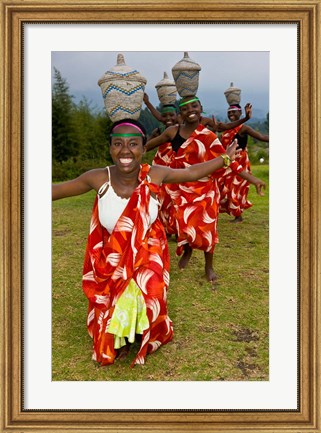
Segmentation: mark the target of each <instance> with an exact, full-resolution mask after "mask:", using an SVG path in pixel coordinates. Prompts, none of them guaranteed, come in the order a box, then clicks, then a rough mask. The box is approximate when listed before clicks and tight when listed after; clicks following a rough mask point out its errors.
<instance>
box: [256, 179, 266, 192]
mask: <svg viewBox="0 0 321 433" xmlns="http://www.w3.org/2000/svg"><path fill="white" fill-rule="evenodd" d="M253 185H255V188H256V192H257V193H258V195H260V196H264V192H262V188H263V189H265V188H266V185H265V182H263V180H261V179H258V178H257V177H254V181H253Z"/></svg>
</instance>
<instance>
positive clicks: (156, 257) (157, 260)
mask: <svg viewBox="0 0 321 433" xmlns="http://www.w3.org/2000/svg"><path fill="white" fill-rule="evenodd" d="M150 260H151V262H155V263H158V264H159V266H160V267H161V268H162V267H163V260H162V259H161V257H160V255H159V254H154V253H152V254H151V255H150Z"/></svg>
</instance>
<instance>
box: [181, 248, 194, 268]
mask: <svg viewBox="0 0 321 433" xmlns="http://www.w3.org/2000/svg"><path fill="white" fill-rule="evenodd" d="M192 252H193V250H192V248H191V247H190V246H189V245H185V246H184V253H183V255H182V257H181V259H180V260H179V262H178V267H179V269H185V268H186V266H187V265H188V262H189V259H190V258H191V255H192Z"/></svg>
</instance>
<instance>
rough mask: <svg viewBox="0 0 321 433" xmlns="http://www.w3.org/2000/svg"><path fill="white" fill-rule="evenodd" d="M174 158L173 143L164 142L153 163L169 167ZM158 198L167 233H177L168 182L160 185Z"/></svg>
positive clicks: (160, 213) (162, 220)
mask: <svg viewBox="0 0 321 433" xmlns="http://www.w3.org/2000/svg"><path fill="white" fill-rule="evenodd" d="M173 158H175V152H174V151H173V149H172V145H171V143H164V144H162V145H161V146H159V148H158V150H157V152H156V154H155V157H154V159H153V165H155V164H157V165H165V166H167V167H169V166H170V165H171V161H172V159H173ZM157 199H158V201H159V204H160V207H159V218H160V220H161V222H162V223H163V225H164V228H165V231H166V233H167V234H169V235H175V234H177V231H176V221H175V217H174V208H173V202H172V199H171V196H170V194H169V193H168V192H167V185H166V184H162V185H160V187H159V192H158V194H157Z"/></svg>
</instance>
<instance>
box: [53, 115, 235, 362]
mask: <svg viewBox="0 0 321 433" xmlns="http://www.w3.org/2000/svg"><path fill="white" fill-rule="evenodd" d="M145 143H146V131H145V129H144V127H143V125H141V124H140V123H139V122H137V121H135V120H133V119H124V120H120V121H117V122H115V123H114V124H113V126H112V128H111V134H110V155H111V157H112V160H113V163H114V165H112V166H111V167H106V168H98V169H94V170H90V171H88V172H86V173H84V174H82V175H81V176H79V177H78V178H76V179H73V180H71V181H68V182H63V183H61V184H54V185H53V186H52V198H53V200H57V199H60V198H64V197H71V196H75V195H79V194H83V193H85V192H88V191H90V190H92V189H94V190H95V191H96V192H97V195H96V199H95V202H94V207H93V211H92V218H91V224H90V233H89V236H88V242H87V248H86V254H85V262H84V268H83V290H84V293H85V295H86V297H87V299H88V302H89V305H88V317H87V327H88V332H89V334H90V336H91V337H92V338H93V356H92V357H93V359H94V360H96V361H97V362H99V363H100V364H101V365H108V364H113V363H114V361H115V359H116V358H120V359H122V358H124V357H126V355H127V354H128V352H129V348H130V344H131V343H133V342H134V341H135V338H136V339H138V340H139V341H140V342H141V343H140V347H139V349H138V352H137V354H136V356H135V358H134V360H133V362H132V364H131V366H132V367H133V366H134V365H135V364H144V362H145V357H146V355H147V353H152V352H154V351H155V350H156V349H158V348H159V347H160V346H161V345H163V344H166V343H168V342H169V341H171V339H172V338H173V326H172V322H171V320H170V318H169V316H168V312H167V301H166V299H167V289H168V285H169V252H168V245H167V241H166V234H165V230H164V227H163V225H162V223H161V222H160V220H159V218H158V202H157V200H156V196H157V192H158V189H159V186H160V185H161V184H162V183H163V182H164V183H176V182H187V181H194V180H196V179H199V178H202V177H204V176H207V175H209V174H211V173H212V172H213V171H215V170H217V169H220V168H221V167H223V165H224V164H225V160H226V159H228V160H230V159H233V158H234V153H235V149H236V144H233V145H231V146H229V147H228V148H227V150H226V154H224V155H223V156H224V158H221V157H217V158H213V159H212V160H211V161H208V162H204V163H202V164H197V165H194V166H193V167H189V168H186V169H184V170H181V169H173V168H170V167H165V166H157V165H154V166H153V167H151V166H149V165H148V164H142V157H143V154H144V152H145ZM110 203H112V204H113V206H110Z"/></svg>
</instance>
